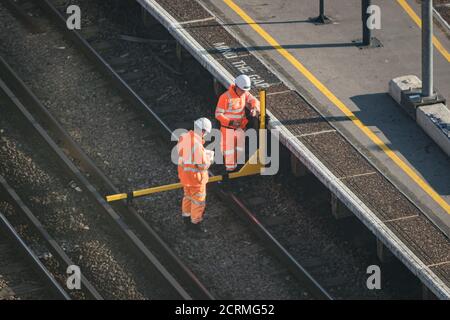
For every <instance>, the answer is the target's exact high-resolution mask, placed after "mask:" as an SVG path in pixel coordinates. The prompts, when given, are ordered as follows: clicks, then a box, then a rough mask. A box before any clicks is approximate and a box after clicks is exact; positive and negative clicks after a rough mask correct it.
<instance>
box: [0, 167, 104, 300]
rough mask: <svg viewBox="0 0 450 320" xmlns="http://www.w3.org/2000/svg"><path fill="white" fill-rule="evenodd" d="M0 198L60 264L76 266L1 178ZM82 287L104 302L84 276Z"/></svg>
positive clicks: (93, 297) (82, 277) (90, 294)
mask: <svg viewBox="0 0 450 320" xmlns="http://www.w3.org/2000/svg"><path fill="white" fill-rule="evenodd" d="M0 198H2V199H3V200H5V201H7V202H8V203H10V204H12V205H13V206H14V207H15V208H16V209H17V210H18V212H19V213H20V216H21V217H23V218H24V219H25V220H26V221H27V223H28V224H29V225H30V226H31V227H32V228H33V229H34V231H35V232H36V233H37V234H38V235H39V236H40V238H42V239H43V241H44V242H45V244H46V245H47V247H48V249H49V250H50V253H51V254H52V255H53V257H55V258H56V259H57V260H58V262H59V263H60V264H62V265H64V266H66V267H69V266H71V265H75V263H74V262H73V261H72V260H71V259H70V258H69V257H68V256H67V254H66V253H65V252H64V250H63V249H62V248H61V247H60V246H59V245H58V243H57V241H56V240H55V239H54V238H52V237H51V236H50V234H49V233H48V232H47V230H46V229H45V228H44V226H43V225H42V224H41V222H40V221H39V220H38V218H37V217H36V216H35V215H34V214H33V213H32V212H31V210H30V209H29V208H28V207H27V206H26V205H25V203H24V202H23V201H22V199H21V198H20V197H19V195H18V194H17V193H16V191H15V190H14V189H13V188H12V187H11V186H10V185H9V184H8V183H7V182H6V180H5V179H4V178H3V177H2V176H0ZM81 285H82V290H83V292H86V294H87V296H88V297H89V298H90V299H94V300H103V297H102V296H101V295H100V293H99V292H98V291H97V289H95V288H94V286H93V285H92V284H91V283H90V281H89V280H88V279H86V277H85V276H84V275H83V274H82V275H81Z"/></svg>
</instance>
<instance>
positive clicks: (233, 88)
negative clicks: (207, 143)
mask: <svg viewBox="0 0 450 320" xmlns="http://www.w3.org/2000/svg"><path fill="white" fill-rule="evenodd" d="M250 89H251V80H250V78H249V77H248V76H246V75H240V76H238V77H237V78H236V79H235V80H234V84H232V85H230V87H229V88H228V90H227V91H226V92H225V93H223V94H222V95H221V96H220V98H219V102H218V104H217V107H216V114H215V115H216V119H217V120H219V122H220V132H221V149H222V153H223V156H224V160H225V168H226V170H227V171H233V170H235V169H236V167H237V159H241V156H242V155H243V152H244V146H245V134H244V131H243V130H245V128H246V127H247V123H248V119H247V118H246V115H245V108H248V109H249V110H250V114H251V116H253V117H255V116H256V115H257V114H258V113H259V101H258V100H257V99H256V98H255V97H254V96H253V95H252V94H251V93H250V92H249V91H250ZM239 129H242V130H239Z"/></svg>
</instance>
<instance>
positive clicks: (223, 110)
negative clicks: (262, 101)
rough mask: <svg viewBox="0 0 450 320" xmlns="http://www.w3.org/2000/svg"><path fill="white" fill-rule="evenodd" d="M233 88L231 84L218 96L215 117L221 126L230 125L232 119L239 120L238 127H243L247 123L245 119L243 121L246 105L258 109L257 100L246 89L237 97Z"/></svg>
mask: <svg viewBox="0 0 450 320" xmlns="http://www.w3.org/2000/svg"><path fill="white" fill-rule="evenodd" d="M234 89H235V85H234V84H232V85H230V87H229V88H228V90H227V91H226V92H225V93H223V94H222V95H221V96H220V98H219V102H218V103H217V107H216V119H217V120H219V122H220V125H221V126H222V127H230V121H232V120H233V121H236V120H241V121H242V122H241V126H240V128H242V129H244V128H245V127H246V125H247V121H244V120H245V119H246V117H245V107H246V106H247V107H248V108H249V109H250V110H252V109H254V108H256V109H257V110H258V111H259V101H258V100H257V99H256V98H255V97H254V96H253V95H252V94H251V93H250V92H248V91H247V92H245V93H244V94H243V95H242V97H239V96H238V95H237V94H236V91H234ZM230 128H232V127H230ZM234 129H236V128H234Z"/></svg>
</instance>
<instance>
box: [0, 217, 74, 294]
mask: <svg viewBox="0 0 450 320" xmlns="http://www.w3.org/2000/svg"><path fill="white" fill-rule="evenodd" d="M0 230H1V232H2V234H4V235H5V236H6V237H8V238H9V240H10V242H11V243H12V244H13V245H14V247H15V248H16V249H17V251H16V252H18V253H19V254H20V255H21V256H22V257H23V258H24V259H25V260H26V261H27V262H28V263H29V265H30V266H31V267H32V268H33V270H34V271H35V272H36V273H37V275H38V277H39V278H40V279H41V280H42V281H43V282H44V283H45V286H46V287H47V288H48V290H50V291H51V292H52V295H53V296H54V297H55V299H56V300H71V298H70V296H69V295H68V294H67V292H66V291H64V289H63V288H62V287H61V285H60V284H59V283H58V282H57V281H56V279H55V278H54V277H53V275H52V274H51V273H50V271H48V270H47V268H46V267H45V266H44V265H43V264H42V262H41V261H40V260H39V258H38V257H37V256H36V255H35V254H34V252H33V251H32V250H31V249H30V248H29V247H28V245H27V244H26V243H25V241H23V240H22V238H21V237H20V235H19V234H18V233H17V231H16V230H15V229H14V227H13V226H12V225H11V223H10V222H9V221H8V219H7V218H6V217H5V216H4V215H3V214H2V213H1V212H0Z"/></svg>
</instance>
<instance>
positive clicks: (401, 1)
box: [397, 0, 450, 62]
mask: <svg viewBox="0 0 450 320" xmlns="http://www.w3.org/2000/svg"><path fill="white" fill-rule="evenodd" d="M397 2H398V4H399V5H400V6H401V7H402V8H403V10H405V11H406V13H407V14H408V15H409V16H410V17H411V19H412V20H413V21H414V22H415V23H416V24H417V25H418V26H419V28H422V20H421V19H420V18H419V16H418V15H417V14H416V12H415V11H414V10H413V8H411V6H410V5H409V4H408V2H406V0H397ZM433 43H434V46H435V47H436V49H438V50H439V52H440V53H441V54H442V55H443V56H444V58H445V59H446V60H447V62H450V53H449V52H448V51H447V49H445V47H444V46H443V45H442V43H441V42H440V41H439V40H438V38H436V36H433Z"/></svg>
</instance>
